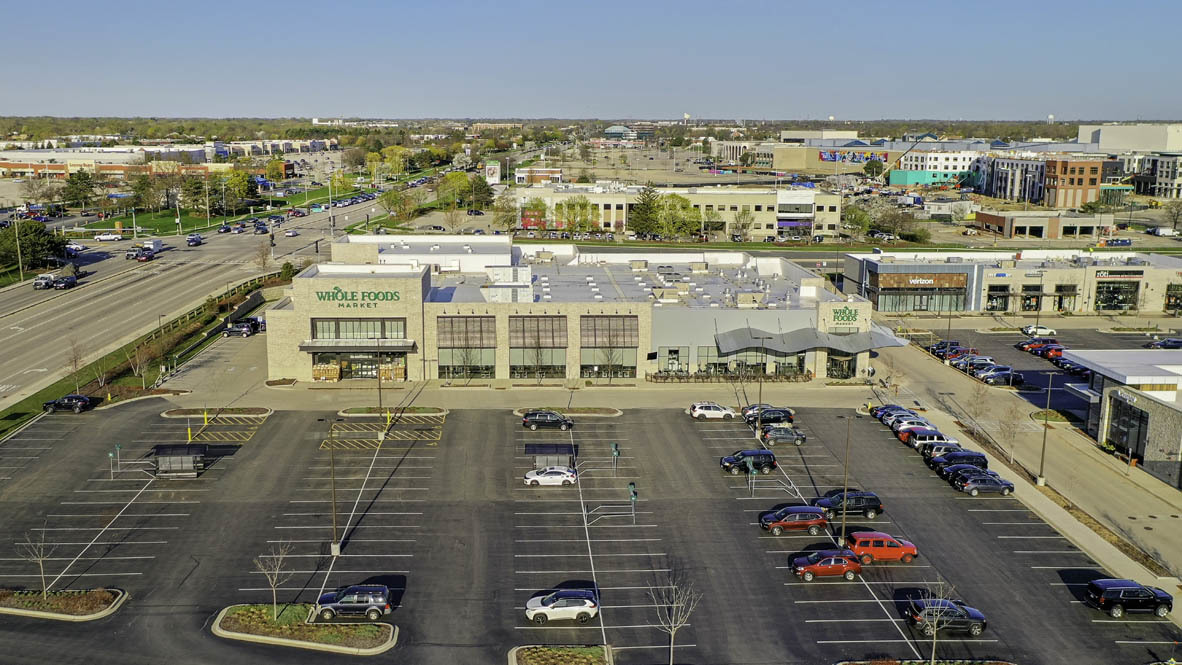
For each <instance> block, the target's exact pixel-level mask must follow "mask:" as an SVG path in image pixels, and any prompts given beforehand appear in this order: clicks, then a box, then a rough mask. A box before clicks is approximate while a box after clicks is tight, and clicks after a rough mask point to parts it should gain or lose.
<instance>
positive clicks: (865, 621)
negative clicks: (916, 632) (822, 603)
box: [804, 618, 903, 623]
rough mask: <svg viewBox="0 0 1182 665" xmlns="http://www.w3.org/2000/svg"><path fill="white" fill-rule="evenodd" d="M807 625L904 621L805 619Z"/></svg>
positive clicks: (899, 620) (900, 621)
mask: <svg viewBox="0 0 1182 665" xmlns="http://www.w3.org/2000/svg"><path fill="white" fill-rule="evenodd" d="M804 622H805V623H882V622H895V623H902V622H903V619H890V618H887V619H805V620H804Z"/></svg>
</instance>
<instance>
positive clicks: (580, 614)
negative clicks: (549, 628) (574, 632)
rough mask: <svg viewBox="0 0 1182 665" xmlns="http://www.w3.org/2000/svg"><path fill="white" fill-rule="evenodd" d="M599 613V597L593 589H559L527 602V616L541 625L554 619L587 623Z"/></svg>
mask: <svg viewBox="0 0 1182 665" xmlns="http://www.w3.org/2000/svg"><path fill="white" fill-rule="evenodd" d="M597 614H599V598H598V597H597V596H596V594H595V591H594V590H593V589H558V590H557V591H553V592H551V593H548V594H546V595H541V596H534V597H533V598H530V599H529V600H528V601H526V603H525V618H527V619H529V620H530V621H532V622H534V623H536V624H539V625H541V624H544V623H546V622H547V621H550V620H552V619H553V620H559V621H561V620H568V621H569V620H571V619H574V620H575V621H577V622H579V623H587V622H588V621H590V620H591V619H594V618H595V616H596V615H597Z"/></svg>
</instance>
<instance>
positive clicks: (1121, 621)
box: [1092, 619, 1173, 624]
mask: <svg viewBox="0 0 1182 665" xmlns="http://www.w3.org/2000/svg"><path fill="white" fill-rule="evenodd" d="M1092 623H1123V624H1137V623H1173V622H1172V621H1170V620H1169V619H1092Z"/></svg>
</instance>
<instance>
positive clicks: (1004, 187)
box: [972, 153, 1047, 204]
mask: <svg viewBox="0 0 1182 665" xmlns="http://www.w3.org/2000/svg"><path fill="white" fill-rule="evenodd" d="M972 169H973V170H974V171H976V172H977V173H976V175H975V176H974V177H973V182H975V183H976V187H977V188H979V189H980V190H981V193H982V194H985V195H986V196H992V197H994V198H998V199H1009V200H1011V201H1027V202H1029V203H1035V204H1037V203H1042V200H1043V189H1044V187H1045V186H1046V177H1047V163H1046V161H1044V160H1043V159H1042V158H1041V157H1039V156H1038V155H1035V154H1033V153H1027V154H1021V155H1014V154H1009V155H986V156H984V157H982V158H981V159H980V160H977V161H976V162H974V163H973V167H972Z"/></svg>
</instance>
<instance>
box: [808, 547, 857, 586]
mask: <svg viewBox="0 0 1182 665" xmlns="http://www.w3.org/2000/svg"><path fill="white" fill-rule="evenodd" d="M792 571H793V572H794V573H796V576H797V577H799V578H800V579H802V580H804V581H805V582H812V581H813V580H814V579H816V578H818V577H836V576H838V575H840V576H842V577H844V578H846V579H847V580H850V581H851V582H852V581H853V580H854V578H855V577H857V576H858V575H859V574H860V573H861V572H862V564H860V563H858V556H857V555H856V554H854V553H853V551H852V550H818V551H816V552H810V553H809V554H808V555H807V556H802V557H797V558H795V559H793V560H792Z"/></svg>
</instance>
